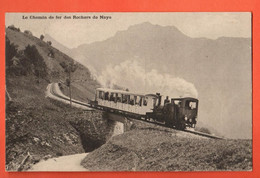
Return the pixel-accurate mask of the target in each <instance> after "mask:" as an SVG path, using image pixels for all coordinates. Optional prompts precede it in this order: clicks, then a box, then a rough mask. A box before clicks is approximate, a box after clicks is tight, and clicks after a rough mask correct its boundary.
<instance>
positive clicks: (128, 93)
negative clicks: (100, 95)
mask: <svg viewBox="0 0 260 178" xmlns="http://www.w3.org/2000/svg"><path fill="white" fill-rule="evenodd" d="M96 90H97V91H104V92H111V93H120V94H127V95H135V96H148V97H149V96H150V97H158V96H157V95H155V94H144V93H134V92H129V91H124V90H114V89H111V88H97V89H96Z"/></svg>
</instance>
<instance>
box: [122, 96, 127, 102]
mask: <svg viewBox="0 0 260 178" xmlns="http://www.w3.org/2000/svg"><path fill="white" fill-rule="evenodd" d="M122 103H127V96H126V95H124V94H122Z"/></svg>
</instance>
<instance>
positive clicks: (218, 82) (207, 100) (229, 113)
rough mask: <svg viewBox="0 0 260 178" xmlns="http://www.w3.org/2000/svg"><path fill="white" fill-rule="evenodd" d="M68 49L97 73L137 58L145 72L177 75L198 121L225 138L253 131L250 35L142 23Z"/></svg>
mask: <svg viewBox="0 0 260 178" xmlns="http://www.w3.org/2000/svg"><path fill="white" fill-rule="evenodd" d="M67 54H68V55H70V56H73V57H74V58H75V59H76V60H77V61H78V62H80V63H82V64H83V65H85V66H88V67H89V68H91V67H93V68H94V69H95V70H96V72H97V73H98V74H100V73H101V72H102V71H104V70H105V69H106V68H107V66H108V65H110V66H115V65H118V64H120V63H122V62H124V61H126V60H130V59H133V58H137V60H139V61H140V62H141V63H143V64H144V65H145V68H146V70H147V71H150V70H152V69H155V70H157V71H159V72H160V73H166V74H170V75H173V76H176V77H181V78H183V79H185V80H187V81H189V82H192V83H193V84H194V85H195V87H196V88H197V90H198V93H199V100H200V106H199V119H200V120H201V121H202V122H203V123H205V124H206V125H209V126H211V127H215V129H217V130H218V131H219V132H222V133H223V134H224V135H226V136H228V137H232V138H251V136H252V125H251V124H252V122H251V120H252V117H251V107H252V103H251V96H252V88H251V86H252V82H251V39H250V38H235V37H221V38H218V39H216V40H212V39H207V38H191V37H188V36H186V35H185V34H183V33H182V32H181V31H180V30H178V29H177V28H176V27H173V26H159V25H153V24H151V23H148V22H146V23H142V24H137V25H133V26H130V27H129V28H128V29H127V30H125V31H119V32H117V33H116V34H115V35H114V36H113V37H111V38H108V39H107V40H104V41H99V42H94V43H91V44H82V45H80V46H79V47H77V48H74V49H72V50H70V51H69V52H68V53H67ZM234 123H235V124H234Z"/></svg>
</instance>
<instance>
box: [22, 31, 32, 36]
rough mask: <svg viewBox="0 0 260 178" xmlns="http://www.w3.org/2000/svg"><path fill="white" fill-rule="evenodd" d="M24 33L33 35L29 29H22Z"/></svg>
mask: <svg viewBox="0 0 260 178" xmlns="http://www.w3.org/2000/svg"><path fill="white" fill-rule="evenodd" d="M24 33H25V34H26V35H30V36H33V34H32V32H31V31H29V30H24Z"/></svg>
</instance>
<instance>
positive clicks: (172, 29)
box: [5, 12, 253, 172]
mask: <svg viewBox="0 0 260 178" xmlns="http://www.w3.org/2000/svg"><path fill="white" fill-rule="evenodd" d="M251 18H252V16H251V13H250V12H146V13H144V12H142V13H141V12H131V13H130V12H124V13H119V12H113V13H107V12H106V13H102V12H98V13H97V12H92V13H78V12H75V13H14V12H12V13H11V12H10V13H5V84H6V88H5V108H6V109H5V143H6V144H5V169H6V171H8V172H21V171H23V172H25V171H26V172H52V171H54V172H74V171H77V172H89V171H90V172H95V171H99V172H100V171H105V172H107V171H109V172H110V171H139V172H140V171H142V172H144V171H157V172H158V171H159V172H177V171H178V172H180V171H182V172H183V171H185V172H187V171H252V170H253V168H252V34H251V31H252V28H251V27H252V24H251V20H252V19H251Z"/></svg>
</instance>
